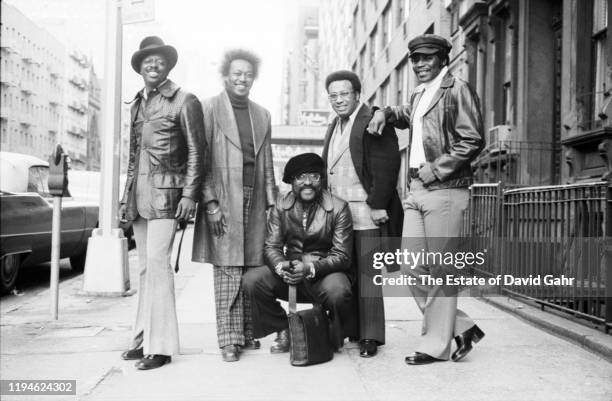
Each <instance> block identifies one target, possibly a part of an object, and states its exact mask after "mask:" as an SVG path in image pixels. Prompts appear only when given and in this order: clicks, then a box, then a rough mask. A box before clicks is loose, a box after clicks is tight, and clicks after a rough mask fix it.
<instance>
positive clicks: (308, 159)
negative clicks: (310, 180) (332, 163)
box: [283, 153, 325, 184]
mask: <svg viewBox="0 0 612 401" xmlns="http://www.w3.org/2000/svg"><path fill="white" fill-rule="evenodd" d="M302 173H319V174H321V175H323V174H324V173H325V163H323V159H321V156H319V155H318V154H316V153H302V154H301V155H297V156H293V157H292V158H291V159H289V161H288V162H287V164H286V165H285V171H284V172H283V182H284V183H287V184H291V182H292V181H293V179H294V178H295V177H297V176H298V175H300V174H302Z"/></svg>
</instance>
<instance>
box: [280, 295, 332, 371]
mask: <svg viewBox="0 0 612 401" xmlns="http://www.w3.org/2000/svg"><path fill="white" fill-rule="evenodd" d="M296 300H297V295H296V288H295V286H294V285H290V286H289V334H290V336H291V345H290V347H289V358H290V359H289V360H290V362H291V364H292V365H293V366H307V365H314V364H317V363H322V362H327V361H329V360H331V359H332V358H333V357H334V350H333V348H332V345H331V341H330V340H329V318H328V317H327V313H326V312H325V310H324V309H323V307H322V306H320V305H314V307H313V308H311V309H308V310H303V311H299V312H297V311H296Z"/></svg>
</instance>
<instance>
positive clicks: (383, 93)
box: [379, 78, 391, 105]
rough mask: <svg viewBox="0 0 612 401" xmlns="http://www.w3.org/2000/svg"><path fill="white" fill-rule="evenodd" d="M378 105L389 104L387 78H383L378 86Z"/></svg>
mask: <svg viewBox="0 0 612 401" xmlns="http://www.w3.org/2000/svg"><path fill="white" fill-rule="evenodd" d="M379 104H380V105H388V104H391V99H389V78H387V79H386V80H385V82H383V83H382V85H381V86H380V102H379Z"/></svg>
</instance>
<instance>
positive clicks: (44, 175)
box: [27, 166, 51, 197]
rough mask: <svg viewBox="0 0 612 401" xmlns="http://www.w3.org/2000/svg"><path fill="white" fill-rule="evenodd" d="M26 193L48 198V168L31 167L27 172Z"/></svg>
mask: <svg viewBox="0 0 612 401" xmlns="http://www.w3.org/2000/svg"><path fill="white" fill-rule="evenodd" d="M27 191H28V192H38V193H39V194H40V195H42V196H45V197H50V196H51V194H50V193H49V167H47V166H32V167H30V168H29V172H28V190H27Z"/></svg>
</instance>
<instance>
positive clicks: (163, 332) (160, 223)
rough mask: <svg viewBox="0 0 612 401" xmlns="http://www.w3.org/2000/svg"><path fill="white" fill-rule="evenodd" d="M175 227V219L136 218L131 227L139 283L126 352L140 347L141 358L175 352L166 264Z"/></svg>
mask: <svg viewBox="0 0 612 401" xmlns="http://www.w3.org/2000/svg"><path fill="white" fill-rule="evenodd" d="M176 226H177V221H176V220H175V219H152V220H147V219H144V218H142V217H138V218H137V219H136V220H134V223H133V227H134V238H135V240H136V250H137V251H138V265H139V268H140V283H139V287H138V309H137V311H136V322H135V323H134V338H133V340H132V346H131V347H130V348H138V347H140V346H143V347H144V349H143V351H144V354H145V355H147V354H156V355H173V354H178V352H179V335H178V320H177V317H176V301H175V297H174V271H173V269H172V266H171V263H170V257H171V255H172V243H173V242H174V234H175V233H176Z"/></svg>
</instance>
